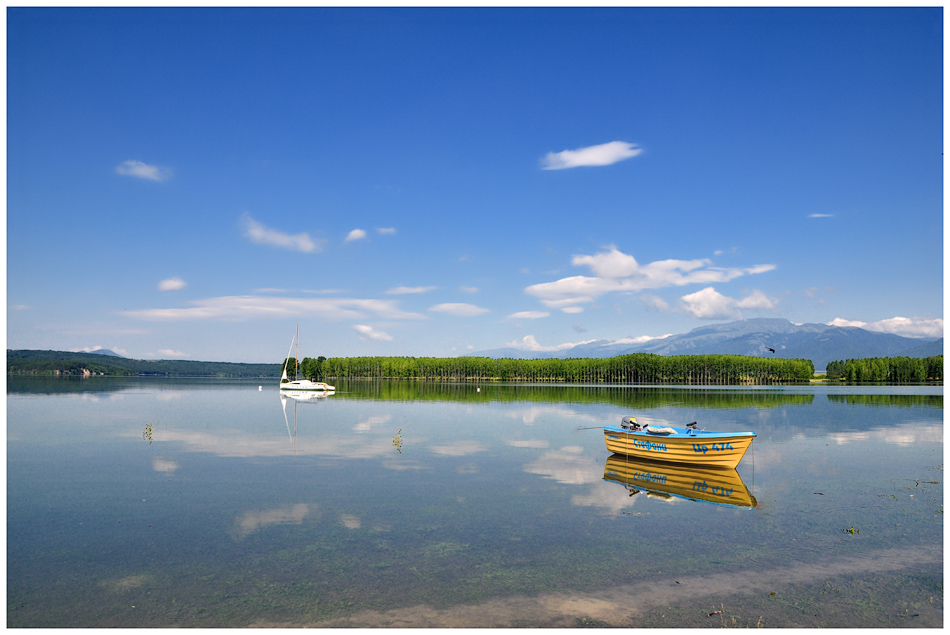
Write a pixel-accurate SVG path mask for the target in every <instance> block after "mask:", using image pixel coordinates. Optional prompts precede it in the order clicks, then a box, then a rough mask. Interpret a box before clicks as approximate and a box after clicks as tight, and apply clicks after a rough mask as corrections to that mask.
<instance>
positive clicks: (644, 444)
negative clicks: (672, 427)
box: [633, 439, 666, 452]
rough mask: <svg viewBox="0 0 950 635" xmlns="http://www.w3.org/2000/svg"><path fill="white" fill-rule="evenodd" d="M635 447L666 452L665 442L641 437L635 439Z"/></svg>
mask: <svg viewBox="0 0 950 635" xmlns="http://www.w3.org/2000/svg"><path fill="white" fill-rule="evenodd" d="M633 447H635V448H638V449H640V450H652V451H654V452H666V444H665V443H653V442H652V441H641V440H640V439H634V440H633Z"/></svg>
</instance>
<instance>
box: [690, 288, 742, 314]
mask: <svg viewBox="0 0 950 635" xmlns="http://www.w3.org/2000/svg"><path fill="white" fill-rule="evenodd" d="M681 299H682V300H683V304H684V305H685V308H686V312H687V313H689V314H690V315H693V316H694V317H698V318H702V319H707V320H716V319H725V318H737V317H739V312H738V311H737V310H736V301H735V300H733V299H732V298H727V297H726V296H724V295H722V294H721V293H719V292H718V291H716V290H715V289H714V288H712V287H706V288H705V289H702V290H700V291H697V292H696V293H690V294H689V295H684V296H683V297H682V298H681Z"/></svg>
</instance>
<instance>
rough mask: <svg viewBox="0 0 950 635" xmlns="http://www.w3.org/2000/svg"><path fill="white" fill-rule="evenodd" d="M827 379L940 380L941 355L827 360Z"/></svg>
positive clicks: (902, 382) (870, 380)
mask: <svg viewBox="0 0 950 635" xmlns="http://www.w3.org/2000/svg"><path fill="white" fill-rule="evenodd" d="M826 374H827V377H828V379H829V380H833V381H847V382H882V383H887V384H921V383H925V382H942V381H943V355H937V356H935V357H866V358H863V359H848V360H844V361H835V362H828V368H827V370H826Z"/></svg>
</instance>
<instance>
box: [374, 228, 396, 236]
mask: <svg viewBox="0 0 950 635" xmlns="http://www.w3.org/2000/svg"><path fill="white" fill-rule="evenodd" d="M376 232H377V233H379V234H384V235H385V234H395V233H396V228H395V227H377V228H376Z"/></svg>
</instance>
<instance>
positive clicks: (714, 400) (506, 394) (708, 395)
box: [338, 380, 815, 409]
mask: <svg viewBox="0 0 950 635" xmlns="http://www.w3.org/2000/svg"><path fill="white" fill-rule="evenodd" d="M342 383H343V384H345V386H343V385H341V386H339V387H338V389H339V392H340V393H341V395H342V396H343V397H344V398H357V399H379V400H383V401H457V402H470V403H491V402H502V403H508V402H522V401H527V402H546V403H552V402H553V403H577V404H610V405H615V406H621V407H624V408H638V409H646V408H661V407H665V406H673V405H675V406H688V407H696V408H742V407H757V408H768V407H775V406H782V405H789V404H798V405H807V404H810V403H812V402H813V401H814V399H815V396H814V395H813V394H807V393H806V394H802V393H789V392H783V391H769V390H763V389H756V390H743V389H741V388H732V389H724V388H715V387H690V388H673V387H653V386H589V385H582V384H578V385H563V384H561V385H553V386H552V385H550V384H497V383H490V384H479V385H473V384H469V383H458V384H449V383H438V382H421V381H418V382H417V381H399V380H349V381H346V382H342Z"/></svg>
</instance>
